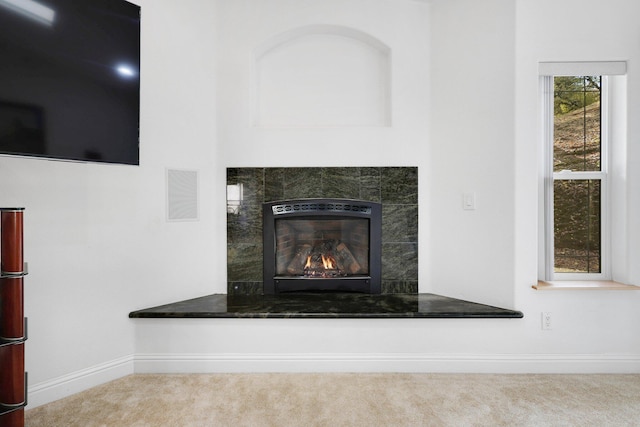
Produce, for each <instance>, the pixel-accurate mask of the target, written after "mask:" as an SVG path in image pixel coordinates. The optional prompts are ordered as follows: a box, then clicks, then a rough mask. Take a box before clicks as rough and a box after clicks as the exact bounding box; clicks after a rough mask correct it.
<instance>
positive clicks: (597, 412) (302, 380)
mask: <svg viewBox="0 0 640 427" xmlns="http://www.w3.org/2000/svg"><path fill="white" fill-rule="evenodd" d="M25 424H26V426H29V427H36V426H47V427H54V426H65V427H70V426H82V427H88V426H118V427H122V426H225V427H226V426H234V427H235V426H260V427H261V426H278V427H287V426H296V427H297V426H305V427H308V426H332V427H333V426H598V427H600V426H640V375H519V374H518V375H497V374H394V373H371V374H355V373H354V374H344V373H335V374H334V373H322V374H275V373H267V374H171V375H156V374H145V375H142V374H136V375H131V376H127V377H124V378H120V379H118V380H116V381H112V382H110V383H107V384H104V385H101V386H98V387H94V388H92V389H89V390H87V391H84V392H82V393H78V394H75V395H72V396H69V397H67V398H64V399H61V400H58V401H55V402H52V403H49V404H46V405H42V406H39V407H37V408H33V409H29V410H27V411H26V412H25Z"/></svg>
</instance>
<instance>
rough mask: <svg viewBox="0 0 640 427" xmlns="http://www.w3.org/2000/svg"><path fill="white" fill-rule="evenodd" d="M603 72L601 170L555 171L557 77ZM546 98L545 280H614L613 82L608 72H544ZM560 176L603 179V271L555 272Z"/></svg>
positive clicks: (601, 259) (543, 80) (544, 127)
mask: <svg viewBox="0 0 640 427" xmlns="http://www.w3.org/2000/svg"><path fill="white" fill-rule="evenodd" d="M567 75H569V76H573V75H575V76H579V75H599V76H600V77H601V83H600V85H601V86H600V88H601V90H600V132H601V135H600V170H599V171H560V172H554V124H555V120H554V94H555V87H554V78H555V77H560V76H567ZM540 81H541V86H542V90H541V92H542V95H543V96H542V98H543V129H544V131H543V132H544V137H543V138H544V179H543V182H544V184H543V185H544V215H543V220H544V269H543V272H544V280H547V281H559V280H563V281H575V280H579V281H591V280H599V281H601V280H611V223H610V220H609V218H610V213H611V212H610V210H611V199H610V179H609V168H610V150H611V144H610V132H609V129H610V128H609V122H610V96H611V91H610V82H609V78H608V76H607V75H605V74H599V73H596V74H593V73H579V74H573V73H561V74H551V75H541V76H540ZM557 180H577V181H584V180H598V181H600V272H599V273H560V272H555V271H554V270H555V269H554V267H555V262H554V252H555V251H554V249H555V242H554V183H555V181H557Z"/></svg>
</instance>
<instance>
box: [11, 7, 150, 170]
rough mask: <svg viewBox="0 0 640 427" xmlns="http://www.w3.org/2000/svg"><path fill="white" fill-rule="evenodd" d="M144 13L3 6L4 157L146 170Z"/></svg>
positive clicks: (137, 9)
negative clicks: (142, 153)
mask: <svg viewBox="0 0 640 427" xmlns="http://www.w3.org/2000/svg"><path fill="white" fill-rule="evenodd" d="M139 110H140V7H139V6H137V5H134V4H132V3H129V2H127V1H124V0H0V154H10V155H20V156H36V157H45V158H51V159H64V160H79V161H89V162H105V163H120V164H131V165H138V164H140V159H139V123H140V113H139Z"/></svg>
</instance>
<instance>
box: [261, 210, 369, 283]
mask: <svg viewBox="0 0 640 427" xmlns="http://www.w3.org/2000/svg"><path fill="white" fill-rule="evenodd" d="M381 217H382V209H381V205H380V204H379V203H374V202H367V201H359V200H345V199H302V200H289V201H278V202H269V203H264V204H263V216H262V218H263V244H264V248H263V256H264V260H263V280H264V293H265V294H276V293H281V292H331V291H333V292H361V293H371V294H378V293H380V289H381V234H382V232H381V229H382V227H381V222H382V218H381Z"/></svg>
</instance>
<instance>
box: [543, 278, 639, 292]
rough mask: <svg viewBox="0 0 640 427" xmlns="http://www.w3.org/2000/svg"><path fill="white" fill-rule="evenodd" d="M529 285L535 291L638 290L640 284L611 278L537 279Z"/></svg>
mask: <svg viewBox="0 0 640 427" xmlns="http://www.w3.org/2000/svg"><path fill="white" fill-rule="evenodd" d="M531 287H532V288H533V289H535V290H537V291H640V286H635V285H625V284H624V283H619V282H614V281H612V280H554V281H545V280H538V284H536V285H533V286H531Z"/></svg>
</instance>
